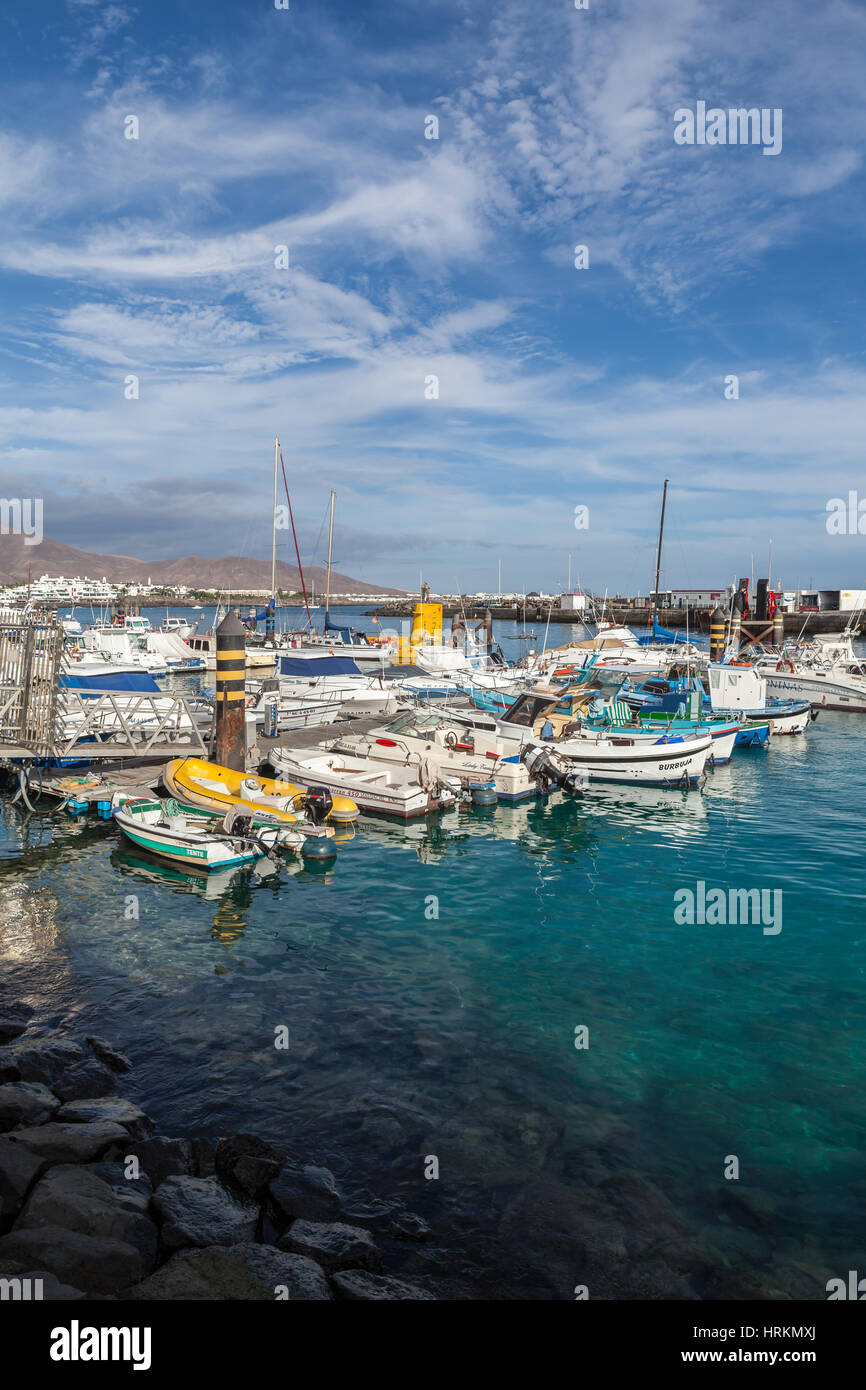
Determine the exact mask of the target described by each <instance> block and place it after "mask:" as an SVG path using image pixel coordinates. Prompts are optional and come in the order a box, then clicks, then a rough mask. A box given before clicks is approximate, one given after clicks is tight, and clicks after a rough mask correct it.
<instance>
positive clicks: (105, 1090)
mask: <svg viewBox="0 0 866 1390" xmlns="http://www.w3.org/2000/svg"><path fill="white" fill-rule="evenodd" d="M13 1072H14V1073H15V1074H14V1075H13V1074H12V1073H13ZM5 1080H10V1081H41V1082H42V1084H43V1085H45V1086H49V1087H50V1088H51V1090H52V1091H53V1092H54V1093H55V1095H57V1096H59V1097H60V1099H61V1100H82V1099H85V1098H87V1097H89V1096H107V1095H111V1093H112V1091H113V1090H114V1087H115V1079H114V1073H113V1072H111V1071H110V1070H109V1069H108V1067H106V1066H104V1065H103V1064H102V1062H100V1061H99V1060H98V1059H97V1058H96V1057H95V1056H94V1055H93V1053H92V1052H90V1051H89V1050H88V1049H87V1048H85V1047H83V1046H82V1044H81V1043H77V1042H73V1041H71V1040H70V1039H69V1038H60V1037H56V1036H52V1037H48V1038H41V1039H39V1040H37V1041H35V1042H17V1043H13V1044H11V1045H10V1046H8V1047H5V1048H4V1049H3V1051H2V1053H0V1081H5Z"/></svg>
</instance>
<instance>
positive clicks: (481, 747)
mask: <svg viewBox="0 0 866 1390" xmlns="http://www.w3.org/2000/svg"><path fill="white" fill-rule="evenodd" d="M596 694H597V692H596V691H593V690H592V689H588V688H587V686H586V685H578V686H575V687H573V688H568V689H565V690H556V689H550V690H547V691H546V692H545V691H544V690H543V689H540V688H535V689H533V690H531V691H527V692H526V693H525V694H523V695H520V696H519V697H518V699H517V700H516V701H515V702H514V704H513V705H512V706H511V708H510V709H509V710H508V711H507V712H506V714H505V715H504V716H503V717H502V718H501V719H494V718H493V717H492V716H488V717H485V716H484V715H480V714H475V713H474V712H473V713H471V714H468V715H466V716H461V715H460V714H459V713H457V712H454V711H452V712H451V717H452V718H454V719H455V720H458V719H461V718H465V722H466V724H467V725H471V728H472V732H471V735H470V736H469V737H471V741H472V743H473V745H474V748H475V751H476V752H479V751H480V752H484V753H485V754H486V755H487V756H491V755H493V756H499V757H500V758H503V759H506V760H508V759H510V758H515V759H523V761H525V762H530V761H531V765H532V766H533V767H537V766H538V763H537V762H536V758H535V755H534V754H533V756H532V758H531V760H530V758H529V756H528V755H529V754H531V753H533V750H536V749H538V750H541V751H545V752H547V753H555V754H556V755H557V757H558V758H559V759H560V760H564V761H565V762H566V763H567V764H569V765H570V766H571V767H572V768H573V769H574V770H575V771H580V772H582V773H583V774H584V775H585V776H586V778H587V779H588V780H589V781H590V782H623V783H631V784H634V783H643V784H645V785H648V786H660V787H697V786H699V785H700V784H701V782H702V780H703V776H704V772H705V769H706V766H707V762H708V759H709V757H710V753H711V750H712V746H713V739H712V737H711V735H710V734H708V733H685V734H673V733H667V732H663V731H661V730H660V731H659V732H658V735H656V732H655V731H652V732H649V733H642V732H639V731H636V730H634V729H628V728H598V729H594V728H587V727H586V723H585V719H586V708H587V704H588V702H589V701H590V700H592V699H593V698H594V697H595V696H596Z"/></svg>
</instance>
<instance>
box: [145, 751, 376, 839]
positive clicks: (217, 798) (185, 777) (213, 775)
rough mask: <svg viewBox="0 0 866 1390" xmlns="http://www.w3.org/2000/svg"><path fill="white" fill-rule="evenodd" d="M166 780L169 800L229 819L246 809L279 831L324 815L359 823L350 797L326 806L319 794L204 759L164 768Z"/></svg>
mask: <svg viewBox="0 0 866 1390" xmlns="http://www.w3.org/2000/svg"><path fill="white" fill-rule="evenodd" d="M160 780H161V782H162V785H163V787H164V788H165V790H166V791H167V792H168V794H169V796H173V797H175V798H176V799H177V800H178V801H182V802H184V803H185V804H186V805H191V806H201V807H204V809H205V810H211V811H214V810H215V811H222V813H223V814H225V812H226V811H227V810H228V809H229V808H230V807H231V806H245V807H246V808H247V809H248V811H249V812H250V813H251V814H253V815H255V816H257V817H259V818H260V819H261V820H263V821H270V822H272V823H274V824H278V825H294V824H295V823H296V822H297V821H298V820H299V819H301V818H302V817H303V816H305V815H312V816H315V815H317V814H319V813H320V811H322V810H324V811H325V813H324V814H323V816H322V819H325V820H331V821H334V822H340V821H353V820H357V817H358V807H357V806H356V805H355V803H354V801H351V800H350V799H349V798H348V797H346V796H335V797H331V796H330V795H327V801H326V800H325V796H324V795H323V796H317V795H316V794H315V793H316V788H314V787H300V786H297V785H296V784H293V783H291V782H283V781H278V780H274V779H272V778H269V777H254V776H252V775H251V774H249V773H245V772H235V771H234V770H233V769H232V768H228V767H222V766H221V765H220V764H219V763H210V762H205V760H204V759H202V758H173V759H172V760H171V762H169V763H167V764H166V766H165V767H164V768H163V770H162V773H161V777H160ZM323 790H324V789H323Z"/></svg>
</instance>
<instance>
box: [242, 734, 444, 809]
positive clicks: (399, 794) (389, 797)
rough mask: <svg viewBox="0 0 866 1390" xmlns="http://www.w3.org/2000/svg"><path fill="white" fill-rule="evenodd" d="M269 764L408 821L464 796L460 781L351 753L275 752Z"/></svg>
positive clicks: (304, 783) (303, 783) (301, 782)
mask: <svg viewBox="0 0 866 1390" xmlns="http://www.w3.org/2000/svg"><path fill="white" fill-rule="evenodd" d="M269 761H270V764H271V766H272V767H273V768H274V770H275V772H276V773H277V775H278V776H281V777H285V778H290V779H291V780H292V782H296V783H298V784H299V785H301V786H307V787H309V786H321V787H327V788H328V790H329V791H330V792H331V795H332V796H334V795H342V796H348V797H351V799H352V800H353V801H354V802H356V803H357V805H358V806H359V807H360V808H361V810H363V811H375V812H378V813H380V814H382V815H388V816H399V817H400V818H401V819H403V820H408V819H410V818H412V817H414V816H426V815H431V814H433V813H435V812H437V811H444V810H447V809H449V808H450V807H452V806H454V805H455V804H456V802H457V800H458V797H459V793H460V783H459V781H457V779H456V778H455V779H449V778H448V777H447V775H445V774H443V773H440V772H438V771H436V772H433V773H432V775H427V776H426V777H425V774H424V771H423V769H422V768H420V767H400V766H397V765H395V764H390V763H386V762H376V761H373V760H370V759H366V758H360V757H352V756H351V755H350V754H347V753H338V752H327V751H325V750H323V749H313V750H309V749H303V750H302V749H295V750H293V749H291V748H275V749H273V751H272V752H271V753H270V755H269Z"/></svg>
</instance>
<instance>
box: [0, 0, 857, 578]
mask: <svg viewBox="0 0 866 1390" xmlns="http://www.w3.org/2000/svg"><path fill="white" fill-rule="evenodd" d="M0 25H2V29H0V34H2V45H0V49H2V52H3V54H4V55H5V57H4V66H5V69H6V70H5V72H4V81H3V84H2V94H0V199H2V202H3V209H2V217H0V285H2V300H3V305H4V313H3V317H2V338H0V348H2V386H0V448H2V451H3V455H2V460H0V488H2V494H3V495H4V496H7V497H14V496H23V497H31V496H34V497H35V496H38V497H43V498H44V499H45V501H44V506H45V519H44V529H45V534H46V535H47V536H49V537H51V538H52V539H55V540H61V541H64V542H66V543H68V544H72V545H78V546H81V547H83V548H85V549H93V550H101V551H116V552H121V553H126V554H136V555H141V556H144V557H147V558H154V559H159V558H169V557H171V556H174V555H178V554H188V553H198V554H204V555H219V554H226V553H245V554H253V555H258V556H266V555H267V554H268V553H269V546H270V521H269V508H270V491H271V458H272V440H273V435H274V433H278V434H279V435H280V438H281V440H282V442H283V453H284V457H285V460H286V466H287V470H288V474H289V479H290V485H291V487H292V496H293V503H294V506H295V511H296V518H297V521H298V525H299V530H300V537H301V546H302V552H303V553H304V556H305V558H308V559H316V560H320V559H321V558H322V557H323V555H324V548H325V547H324V538H323V534H322V524H321V523H322V519H323V516H324V513H325V509H326V507H327V501H328V493H329V489H330V488H331V487H334V488H335V489H336V491H337V533H336V543H335V559H336V562H337V564H338V566H339V568H340V569H342V570H343V571H345V572H347V573H350V574H354V575H357V576H358V577H361V578H364V579H369V580H372V581H379V582H382V583H386V584H395V585H404V586H406V587H412V586H414V585H416V584H417V579H418V572H419V569H420V568H423V572H424V576H425V578H428V579H430V580H431V582H432V583H433V584H434V586H435V587H439V588H443V589H453V588H455V587H457V586H458V585H459V586H460V587H461V588H463V589H470V590H475V589H481V588H493V587H495V585H496V582H497V581H496V576H497V563H498V561H499V560H500V559H501V561H502V579H503V586H504V587H505V588H516V589H521V588H524V587H527V588H541V587H562V586H564V584H565V580H566V576H567V567H568V556H569V554H571V556H572V566H573V576H574V577H575V580H577V578H578V577H579V579H580V581H582V582H583V583H584V584H586V585H588V586H591V587H594V588H596V589H598V590H604V589H605V588H609V589H610V590H611V591H619V592H625V593H630V592H638V591H640V592H644V593H645V592H646V591H647V589H648V587H649V585H650V582H651V578H652V566H653V559H654V545H655V531H656V526H657V517H658V506H659V500H660V494H661V484H662V480H663V479H664V478H665V477H668V478H670V479H671V492H670V499H669V511H668V544H667V546H666V554H665V563H664V567H663V579H664V580H665V581H666V582H667V583H668V584H669V585H673V586H693V587H699V586H703V585H708V584H717V583H724V582H726V581H727V580H728V579H729V578H732V577H734V576H735V575H739V574H748V573H749V572H750V569H751V564H752V555H753V554H754V556H755V562H754V563H755V570H756V573H758V574H761V573H766V568H767V566H766V560H765V557H766V555H767V545H768V541H769V540H770V539H772V541H773V547H774V573H775V575H776V576H777V577H778V578H781V579H782V581H783V583H784V584H785V585H786V587H793V586H794V585H795V584H796V583H797V582H798V581H799V582H801V583H802V584H804V585H805V584H806V583H807V582H808V581H809V580H810V579H813V580H814V582H815V583H816V584H817V583H821V584H824V585H826V586H827V587H833V586H844V587H859V586H860V585H862V584H864V583H866V563H864V555H866V540H864V537H862V536H859V535H854V536H830V535H828V533H827V530H826V525H825V520H826V504H827V502H828V500H829V499H830V498H831V497H834V496H840V495H842V496H846V497H847V494H848V492H849V490H850V489H855V490H856V489H859V492H860V495H861V496H862V498H863V500H864V503H866V468H864V464H863V460H864V448H866V389H864V388H866V368H864V357H863V325H864V285H866V276H864V264H863V232H862V228H863V220H864V206H863V203H864V200H863V152H864V142H866V103H864V95H863V93H864V89H866V81H864V79H866V7H864V5H863V4H861V3H857V4H852V3H838V0H830V3H827V4H822V5H815V4H813V3H807V2H806V0H786V3H785V5H784V6H780V5H762V6H755V5H753V4H747V3H733V4H730V5H727V6H724V7H720V6H718V5H717V4H710V3H705V2H704V0H656V3H653V4H652V5H646V4H637V3H630V4H619V3H614V0H590V8H589V10H587V11H576V10H575V9H574V7H573V3H572V0H533V3H532V4H526V3H525V2H524V0H521V2H520V3H512V0H500V3H494V2H493V0H437V2H436V3H429V0H423V2H422V0H391V3H379V2H378V0H353V2H352V3H347V2H346V0H291V8H290V9H289V10H288V11H279V10H276V9H275V8H274V7H273V4H272V3H267V2H266V0H260V3H251V0H246V2H245V3H243V4H239V3H231V4H221V3H210V4H208V5H202V4H200V3H195V4H193V3H190V0H181V3H178V2H177V0H174V2H173V3H171V4H168V3H161V0H148V3H147V4H143V3H142V4H140V5H139V6H138V7H137V8H136V7H134V6H129V5H126V4H123V5H121V4H117V3H103V0H69V3H67V4H59V3H57V4H50V5H48V6H45V7H43V6H37V7H34V6H25V5H23V4H22V3H12V4H10V5H7V6H4V7H3V11H2V15H0ZM698 100H705V101H706V102H707V103H708V105H710V106H719V107H725V108H726V107H728V106H748V107H751V106H756V107H771V108H776V107H779V108H781V109H782V111H783V132H784V138H783V149H782V152H781V154H779V155H778V156H776V157H769V158H768V157H765V156H763V155H762V151H761V149H760V148H756V147H752V146H748V147H739V146H717V147H709V146H703V147H698V146H681V145H677V144H675V142H674V140H673V130H674V112H675V111H676V110H677V109H678V108H680V107H684V106H691V107H694V105H695V103H696V102H697V101H698ZM129 115H134V116H136V117H137V119H138V122H139V138H138V139H137V140H128V139H125V138H124V121H125V118H126V117H127V116H129ZM431 115H435V116H436V117H437V118H438V121H439V138H438V140H427V139H425V120H426V118H427V117H428V116H431ZM577 244H585V245H587V246H588V247H589V253H590V265H589V268H588V269H586V270H576V269H575V268H574V265H573V251H574V247H575V245H577ZM277 245H287V246H288V247H289V248H290V250H289V260H290V264H289V268H288V269H278V268H277V267H276V266H275V264H274V259H275V258H274V247H275V246H277ZM729 374H736V375H737V376H738V378H739V392H740V394H739V399H737V400H727V399H725V394H724V383H725V377H726V376H728V375H729ZM128 375H135V376H137V377H138V379H139V398H138V399H137V400H127V399H125V396H124V380H125V378H126V377H127V376H128ZM432 375H435V376H436V377H438V381H439V397H438V399H435V400H429V399H426V398H425V381H426V379H427V378H428V377H430V376H432ZM578 505H584V506H587V507H588V508H589V527H588V529H585V530H579V531H578V530H576V529H575V527H574V509H575V507H576V506H578ZM864 510H866V507H864ZM864 524H866V523H864ZM281 552H282V554H283V558H286V559H289V558H290V556H289V553H288V547H287V544H286V542H285V538H283V543H282V545H281ZM34 559H35V563H36V565H37V566H38V559H36V558H35V556H34Z"/></svg>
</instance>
